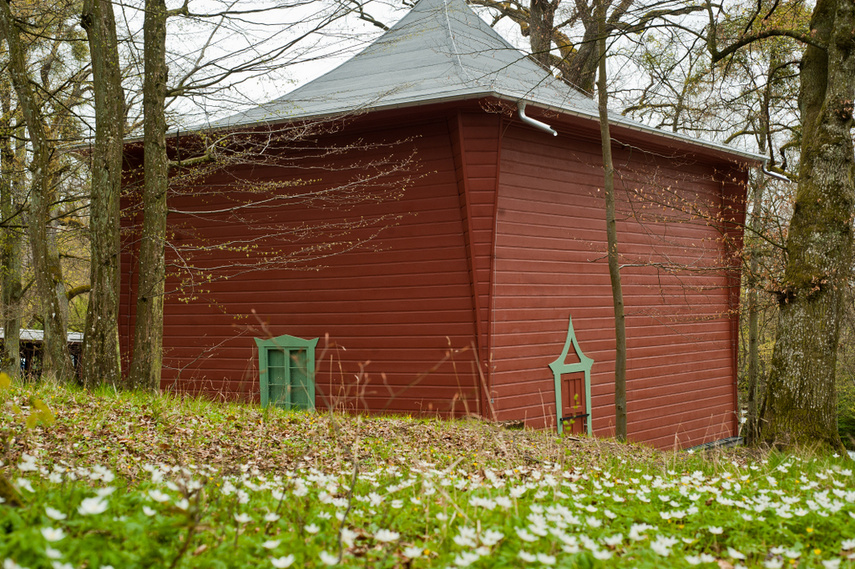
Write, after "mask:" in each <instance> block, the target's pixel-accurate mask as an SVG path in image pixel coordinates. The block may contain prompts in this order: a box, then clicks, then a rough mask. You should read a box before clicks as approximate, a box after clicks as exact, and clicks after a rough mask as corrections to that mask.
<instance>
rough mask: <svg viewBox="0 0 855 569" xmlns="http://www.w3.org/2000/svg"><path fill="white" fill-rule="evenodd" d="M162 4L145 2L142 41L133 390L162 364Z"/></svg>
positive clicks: (153, 384) (152, 382)
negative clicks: (140, 188)
mask: <svg viewBox="0 0 855 569" xmlns="http://www.w3.org/2000/svg"><path fill="white" fill-rule="evenodd" d="M167 15H168V14H167V10H166V3H165V2H164V0H146V3H145V21H144V23H143V28H144V30H143V41H144V44H145V54H144V59H145V63H144V67H145V79H144V81H143V113H144V126H143V128H144V133H143V137H144V142H143V146H144V152H145V156H144V158H143V165H144V171H145V182H144V187H143V228H142V236H141V240H140V253H139V285H138V291H137V318H136V324H135V326H134V346H133V360H132V361H131V370H130V375H129V382H130V385H131V387H132V388H134V389H144V390H150V391H156V390H157V389H159V388H160V374H161V366H162V362H163V294H164V286H165V280H166V261H165V257H164V244H165V242H166V191H167V185H168V168H169V164H168V160H167V155H166V117H165V109H164V107H165V100H166V78H167V67H166V19H167Z"/></svg>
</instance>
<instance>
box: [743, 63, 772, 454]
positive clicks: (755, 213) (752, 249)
mask: <svg viewBox="0 0 855 569" xmlns="http://www.w3.org/2000/svg"><path fill="white" fill-rule="evenodd" d="M773 66H774V65H773V64H772V63H770V67H773ZM772 75H773V74H772V73H771V72H770V73H768V74H767V81H766V88H765V89H764V92H763V101H762V108H761V110H760V113H761V115H760V120H759V129H758V133H757V142H758V146H757V148H758V152H759V153H760V154H766V150H767V149H766V140H767V138H768V136H769V99H770V90H771V89H772V79H773V77H772ZM765 189H766V177H765V175H764V174H760V175H759V176H758V177H757V179H756V180H755V182H754V183H753V184H752V185H751V217H750V218H749V219H748V227H749V229H750V230H751V231H752V232H754V233H755V234H759V233H760V231H762V227H761V220H762V216H761V212H760V210H761V208H762V207H763V193H764V192H765ZM760 253H761V251H760V247H759V246H758V245H757V240H756V239H755V238H752V240H751V245H750V246H749V249H748V278H747V288H748V291H747V295H746V299H745V311H746V313H747V314H748V372H747V373H748V389H747V391H748V394H747V397H746V399H747V401H746V403H747V407H748V413H747V417H746V421H745V428H744V429H743V435H742V436H743V437H744V438H745V441H746V442H747V443H748V444H750V445H753V444H755V443H756V442H757V440H758V437H759V434H760V430H759V429H760V425H759V419H760V414H759V408H758V407H759V406H758V402H759V401H761V400H762V398H763V394H764V393H765V389H764V384H763V383H764V382H762V381H761V378H760V290H759V285H758V280H759V276H758V272H759V271H760V260H759V256H760Z"/></svg>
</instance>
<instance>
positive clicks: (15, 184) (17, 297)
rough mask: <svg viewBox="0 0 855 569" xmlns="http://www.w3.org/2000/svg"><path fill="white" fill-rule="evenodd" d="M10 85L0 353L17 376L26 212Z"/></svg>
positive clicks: (0, 196)
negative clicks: (22, 234)
mask: <svg viewBox="0 0 855 569" xmlns="http://www.w3.org/2000/svg"><path fill="white" fill-rule="evenodd" d="M10 89H11V86H10V85H9V84H8V83H6V82H5V81H4V82H3V84H2V87H0V91H1V92H0V105H2V109H0V110H2V113H3V116H4V117H6V118H7V120H8V122H7V123H6V124H4V125H3V133H2V137H0V171H1V172H2V174H0V218H2V220H3V227H2V229H0V290H2V297H0V302H2V307H3V314H2V325H3V353H2V356H0V371H3V372H5V373H6V374H8V375H10V376H12V377H17V376H18V375H20V373H21V298H22V296H23V290H22V287H21V272H22V267H21V264H22V263H21V259H22V257H23V251H22V248H23V240H22V239H21V231H22V229H21V227H22V226H23V215H22V211H21V208H20V207H19V205H20V204H19V202H20V188H19V186H20V179H21V175H22V173H21V172H20V171H18V168H17V165H16V163H15V162H16V161H15V150H14V146H13V144H12V138H13V133H14V131H15V130H18V126H17V125H15V124H14V123H13V118H12V101H11V92H10Z"/></svg>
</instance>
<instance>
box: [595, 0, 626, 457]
mask: <svg viewBox="0 0 855 569" xmlns="http://www.w3.org/2000/svg"><path fill="white" fill-rule="evenodd" d="M597 12H598V13H597V21H598V24H599V25H598V28H599V37H598V38H597V46H598V50H599V56H600V57H599V60H600V63H599V66H600V69H599V74H598V76H597V96H598V102H599V110H600V138H601V140H602V145H603V174H604V183H603V190H604V193H605V199H606V241H607V246H608V260H609V277H610V279H611V283H612V302H613V304H614V314H615V436H616V437H617V438H618V440H622V441H625V440H626V435H627V432H626V318H625V316H624V306H623V288H622V286H621V279H620V264H619V261H620V259H619V256H618V240H617V223H616V221H615V169H614V163H613V161H612V137H611V133H610V129H609V109H608V102H609V95H608V92H607V91H606V32H605V28H606V25H605V24H606V22H605V20H606V6H605V0H599V2H598V4H597Z"/></svg>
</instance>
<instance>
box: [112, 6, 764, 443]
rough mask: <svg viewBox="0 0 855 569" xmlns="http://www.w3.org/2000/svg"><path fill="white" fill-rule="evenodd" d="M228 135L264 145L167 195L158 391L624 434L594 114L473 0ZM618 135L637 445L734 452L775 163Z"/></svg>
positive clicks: (223, 127)
mask: <svg viewBox="0 0 855 569" xmlns="http://www.w3.org/2000/svg"><path fill="white" fill-rule="evenodd" d="M526 113H528V114H526ZM529 116H534V117H536V120H532V119H531V118H529ZM320 121H322V122H320ZM212 126H213V127H214V132H215V133H220V134H221V135H223V136H230V137H231V138H230V140H231V143H232V144H237V143H236V142H235V141H236V140H238V138H237V135H234V134H233V133H236V132H240V133H246V134H241V135H240V136H242V137H243V138H242V139H241V140H243V141H244V142H243V143H242V144H244V145H245V146H246V145H248V144H249V143H247V142H246V141H247V140H249V139H250V138H253V137H254V138H253V140H255V141H256V142H253V144H257V141H258V140H260V139H263V140H264V141H265V144H266V145H267V149H266V150H265V154H263V155H253V157H252V158H251V159H250V158H247V159H246V160H240V159H233V162H234V163H233V164H231V165H228V166H224V167H221V168H218V169H213V168H212V169H210V170H209V171H206V172H204V173H203V174H200V175H198V176H196V177H194V178H190V179H189V180H184V181H183V182H182V183H181V184H178V186H179V189H177V190H175V193H174V195H173V196H171V198H170V200H171V201H170V211H171V213H170V216H169V227H170V246H169V247H168V253H167V255H168V262H169V264H170V267H171V271H170V277H169V281H168V282H167V291H168V292H167V297H166V300H165V323H164V326H165V330H164V370H163V382H162V387H163V388H164V389H176V390H179V391H183V392H190V393H196V394H206V395H209V396H222V397H227V398H231V399H243V400H255V401H259V400H260V401H261V402H262V403H264V404H281V405H286V406H292V407H315V408H318V409H324V408H328V407H336V408H341V409H352V410H368V411H371V412H391V413H415V414H422V415H432V414H439V415H443V416H448V415H453V416H460V415H463V414H467V413H470V414H475V415H480V416H484V417H488V418H495V419H497V420H522V421H525V423H526V424H527V425H529V426H533V427H551V428H555V427H556V424H557V422H558V420H559V419H560V418H567V419H568V420H567V421H566V423H565V428H571V429H572V430H574V431H577V432H578V431H580V430H583V429H586V428H589V429H591V430H592V431H593V432H594V433H596V434H603V435H608V434H610V433H612V425H613V423H614V407H613V393H614V390H613V385H612V381H613V370H614V331H613V316H612V314H613V312H612V298H611V289H610V281H609V274H608V268H607V263H606V259H605V220H604V206H603V199H602V195H601V190H600V188H601V187H602V180H603V175H602V165H601V164H602V162H601V153H600V142H599V126H598V120H597V109H596V107H595V105H594V104H593V102H592V101H591V100H590V99H588V98H586V97H584V96H582V95H581V94H579V93H577V92H574V91H573V90H572V89H569V88H568V87H566V86H565V85H563V84H561V83H560V82H558V81H555V80H554V79H552V77H551V76H550V75H549V74H547V73H545V72H544V71H542V70H541V69H540V68H539V67H538V66H537V65H536V64H534V63H533V62H531V61H530V60H529V59H527V58H526V57H525V56H523V55H522V54H521V53H520V52H518V51H517V50H515V49H513V48H512V47H511V46H510V45H509V44H508V43H507V42H505V41H504V40H503V39H502V38H501V37H500V36H498V35H497V34H496V33H495V32H494V31H493V30H492V29H491V28H490V27H489V26H488V25H486V24H485V23H484V22H483V21H482V20H481V19H480V18H478V17H477V16H476V15H475V14H474V13H473V12H472V11H471V10H470V9H469V7H468V6H466V5H465V4H464V3H463V2H462V0H420V2H419V3H418V4H417V5H416V6H415V8H414V9H413V10H412V11H411V12H410V13H409V14H408V15H407V16H405V17H404V18H403V19H402V20H401V21H400V22H399V23H398V24H397V25H396V26H395V27H393V28H392V29H391V30H390V31H389V32H387V33H386V34H385V35H384V36H382V37H381V38H380V39H379V40H377V41H376V42H375V43H373V44H372V45H371V46H370V47H368V48H367V49H366V50H365V51H363V52H362V53H361V54H359V55H357V56H356V57H354V58H353V59H351V60H350V61H348V62H347V63H345V64H343V65H342V66H340V67H339V68H337V69H336V70H333V71H332V72H330V73H328V74H327V75H325V76H323V77H321V78H319V79H317V80H315V81H314V82H311V83H309V84H307V85H305V86H304V87H301V88H300V89H297V90H296V91H294V92H292V93H290V94H288V95H285V96H284V97H282V98H281V99H278V100H276V101H273V102H272V103H268V104H266V105H263V106H260V107H259V108H258V109H253V110H251V111H248V112H246V113H243V114H240V115H237V116H236V117H232V118H231V119H229V120H228V121H224V122H222V123H218V124H215V125H212ZM282 128H284V129H285V132H287V133H288V134H287V141H286V139H282V138H277V134H276V133H277V132H279V129H282ZM301 128H304V129H306V132H305V133H304V134H305V136H302V137H301V138H300V139H299V140H297V139H295V138H294V136H293V135H294V132H295V131H296V130H298V129H301ZM551 129H554V131H555V132H556V133H557V135H556V136H553V134H552V132H550V130H551ZM223 133H225V134H223ZM229 133H232V134H229ZM612 136H613V148H614V152H615V156H614V160H615V165H616V169H617V176H616V178H617V185H618V194H619V202H620V203H619V205H618V209H619V218H620V221H619V224H618V233H619V239H620V242H621V245H620V247H621V255H622V263H623V268H622V278H623V286H624V298H625V303H626V311H627V336H628V341H627V342H628V418H629V420H628V424H629V432H630V438H631V439H634V440H643V441H649V442H650V443H652V444H655V445H657V446H671V445H675V444H676V445H680V446H686V445H694V444H699V443H702V442H706V441H712V440H717V439H721V438H724V437H728V436H733V435H735V434H736V431H737V417H736V414H735V413H736V409H737V401H736V387H735V385H736V349H737V319H736V316H735V315H736V305H737V301H738V285H739V275H738V261H737V260H736V258H735V257H734V251H735V250H736V249H737V248H738V245H739V240H740V237H741V229H740V227H739V223H740V222H741V221H742V219H743V215H744V211H743V199H742V198H743V194H744V189H743V184H744V182H745V180H746V176H747V174H746V170H747V166H746V164H750V163H754V162H756V159H757V157H756V156H753V155H749V154H744V153H740V152H737V151H734V150H732V149H729V148H726V147H722V146H719V145H716V144H712V143H705V142H700V141H697V140H693V139H690V138H687V137H684V136H681V135H676V134H673V133H663V132H659V131H656V130H654V129H651V128H648V127H645V126H642V125H639V124H636V123H633V122H631V121H628V120H626V119H623V118H620V117H617V118H616V119H615V121H614V124H613V125H612ZM185 144H189V143H185ZM172 145H173V146H172V148H171V152H173V153H176V152H181V151H182V150H181V149H180V148H179V146H180V145H181V142H180V140H179V139H177V138H176V139H175V140H173V142H172ZM183 151H184V152H185V153H187V152H190V150H189V149H187V148H185V149H183ZM130 194H131V202H133V192H130ZM139 221H140V220H139V215H138V214H134V213H130V214H128V215H127V216H126V223H125V248H124V256H123V275H124V277H123V290H122V299H123V305H122V317H121V326H122V337H123V342H124V346H125V353H126V354H128V353H129V351H130V349H131V346H130V343H131V338H132V336H133V333H132V332H133V330H132V326H133V321H134V313H133V310H134V309H133V307H134V294H135V286H136V277H135V274H134V270H135V268H136V267H135V256H136V251H137V236H138V228H139ZM570 318H572V328H574V329H575V338H572V337H568V323H569V322H570ZM586 378H587V379H588V382H589V383H590V386H589V387H588V386H586Z"/></svg>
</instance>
